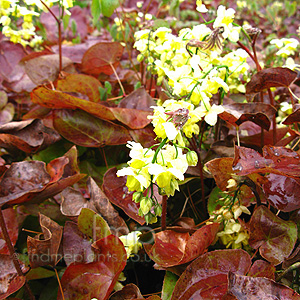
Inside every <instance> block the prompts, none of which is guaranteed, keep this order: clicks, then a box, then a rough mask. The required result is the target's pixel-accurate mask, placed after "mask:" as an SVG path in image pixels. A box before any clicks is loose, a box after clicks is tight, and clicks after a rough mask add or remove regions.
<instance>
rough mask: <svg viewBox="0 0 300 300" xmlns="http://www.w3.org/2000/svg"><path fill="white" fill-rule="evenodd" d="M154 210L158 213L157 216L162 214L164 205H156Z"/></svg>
mask: <svg viewBox="0 0 300 300" xmlns="http://www.w3.org/2000/svg"><path fill="white" fill-rule="evenodd" d="M154 212H155V214H156V215H157V216H159V217H160V216H161V213H162V207H161V205H159V204H158V205H156V206H155V207H154Z"/></svg>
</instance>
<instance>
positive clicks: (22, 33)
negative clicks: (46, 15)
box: [0, 0, 73, 47]
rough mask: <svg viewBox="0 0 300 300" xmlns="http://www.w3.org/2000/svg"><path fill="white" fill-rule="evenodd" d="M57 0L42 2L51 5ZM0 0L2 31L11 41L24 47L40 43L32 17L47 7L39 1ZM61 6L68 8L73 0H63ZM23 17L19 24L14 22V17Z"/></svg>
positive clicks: (40, 39)
mask: <svg viewBox="0 0 300 300" xmlns="http://www.w3.org/2000/svg"><path fill="white" fill-rule="evenodd" d="M57 1H59V0H45V1H44V3H45V4H46V5H47V6H48V7H51V6H52V5H53V3H55V2H57ZM18 3H19V0H12V1H8V0H0V24H1V25H2V26H3V28H2V33H3V35H5V36H6V37H8V38H10V41H11V42H13V43H20V44H21V45H23V46H24V47H26V46H30V47H35V46H38V45H40V44H41V43H42V38H41V37H40V36H38V35H37V34H36V33H35V26H34V25H33V17H38V16H39V15H40V10H44V11H47V8H46V7H45V6H44V5H43V4H42V2H40V1H33V0H25V1H22V2H21V1H20V5H19V4H18ZM62 6H63V7H64V8H66V9H67V8H69V7H72V6H73V0H63V1H62ZM20 18H22V19H23V22H22V24H21V25H20V26H17V25H16V24H15V22H14V20H16V19H18V20H19V19H20Z"/></svg>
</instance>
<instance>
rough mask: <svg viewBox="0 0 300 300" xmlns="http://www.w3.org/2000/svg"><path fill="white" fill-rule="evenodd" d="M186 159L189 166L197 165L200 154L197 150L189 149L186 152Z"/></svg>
mask: <svg viewBox="0 0 300 300" xmlns="http://www.w3.org/2000/svg"><path fill="white" fill-rule="evenodd" d="M186 160H187V163H188V165H189V166H193V167H194V166H197V163H198V155H197V153H196V152H195V151H189V152H188V153H187V154H186Z"/></svg>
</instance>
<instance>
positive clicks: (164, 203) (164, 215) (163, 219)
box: [161, 195, 168, 231]
mask: <svg viewBox="0 0 300 300" xmlns="http://www.w3.org/2000/svg"><path fill="white" fill-rule="evenodd" d="M167 201H168V196H167V195H164V196H163V197H162V206H161V207H162V212H161V231H164V230H166V228H167Z"/></svg>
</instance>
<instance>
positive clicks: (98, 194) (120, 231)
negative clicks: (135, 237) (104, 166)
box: [87, 177, 129, 236]
mask: <svg viewBox="0 0 300 300" xmlns="http://www.w3.org/2000/svg"><path fill="white" fill-rule="evenodd" d="M87 185H88V188H89V192H90V195H91V196H90V197H91V199H90V201H91V203H92V204H93V205H94V206H95V208H96V209H97V211H98V212H99V213H100V215H101V216H102V217H103V218H104V219H105V220H106V222H107V223H108V224H109V227H110V229H111V231H112V233H113V234H114V235H116V236H121V235H125V234H128V233H129V230H128V227H127V225H126V223H125V221H124V220H123V219H122V218H121V217H120V216H119V213H118V212H117V211H116V210H115V208H114V207H113V206H112V204H111V203H110V201H109V199H108V198H107V196H106V195H105V194H104V192H103V191H102V190H101V189H100V188H99V187H98V185H97V184H96V182H95V181H94V180H93V179H92V177H89V179H88V181H87Z"/></svg>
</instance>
